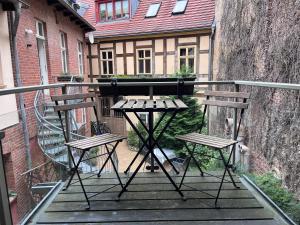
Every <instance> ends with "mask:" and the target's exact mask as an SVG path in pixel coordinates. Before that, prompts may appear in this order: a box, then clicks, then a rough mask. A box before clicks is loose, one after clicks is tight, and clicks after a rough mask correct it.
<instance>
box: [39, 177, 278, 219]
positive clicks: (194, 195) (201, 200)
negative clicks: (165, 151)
mask: <svg viewBox="0 0 300 225" xmlns="http://www.w3.org/2000/svg"><path fill="white" fill-rule="evenodd" d="M113 175H114V174H111V175H104V176H102V177H101V178H100V179H99V178H97V177H91V178H89V179H86V180H84V183H85V187H86V190H87V192H88V193H89V195H92V194H94V193H95V192H98V191H103V190H105V189H107V188H109V187H112V185H113V184H116V183H117V180H116V179H115V176H113ZM122 176H123V178H122V179H123V180H124V182H125V180H126V177H125V176H124V175H122ZM173 177H174V179H175V180H176V181H177V182H179V180H180V177H177V176H173ZM235 179H236V180H237V182H239V183H238V184H239V186H240V187H241V189H235V188H233V186H232V185H231V184H230V183H228V182H226V183H225V184H224V186H223V190H222V192H221V199H220V200H219V205H220V207H221V208H220V209H215V208H214V207H213V206H214V198H213V197H211V196H210V195H208V194H206V193H209V194H212V195H215V194H216V191H217V188H218V184H219V180H218V179H217V178H215V177H212V176H210V175H205V177H199V176H198V175H193V174H189V176H188V177H187V178H186V184H187V185H188V186H189V187H183V190H184V191H183V192H184V194H185V196H186V197H187V200H186V201H183V200H182V199H181V197H180V196H179V195H178V193H177V192H175V191H174V188H173V187H172V186H171V185H170V183H169V181H168V180H167V178H166V177H165V176H163V174H161V173H139V174H138V176H137V177H136V179H135V180H134V181H133V183H132V185H130V186H129V188H128V192H126V193H125V194H124V195H123V196H122V198H121V200H120V201H119V202H118V201H115V199H116V196H117V194H118V192H119V190H120V187H119V186H116V187H115V188H112V189H110V190H108V191H107V192H105V193H103V194H100V195H97V196H95V197H93V198H92V199H91V209H90V210H89V211H86V210H85V206H86V203H85V200H84V196H83V194H82V193H81V189H80V186H79V183H76V184H73V185H72V186H70V187H69V189H68V190H67V191H61V192H60V193H59V194H58V195H57V196H56V198H55V199H54V201H53V202H52V203H51V204H50V205H49V207H48V208H47V209H46V211H44V212H43V213H42V215H41V216H40V217H39V219H38V222H37V224H92V223H94V224H95V223H97V224H102V225H108V224H109V225H112V224H113V225H169V224H172V225H195V224H199V225H221V224H222V225H229V224H230V225H278V224H280V223H278V222H277V221H275V220H274V219H273V218H274V215H273V213H272V212H271V211H269V210H268V209H266V208H264V207H263V206H262V205H261V204H260V203H259V202H258V201H257V200H256V199H255V197H254V196H253V195H252V193H251V192H250V191H248V190H247V189H246V188H245V186H244V185H243V184H242V183H241V182H240V180H239V179H238V178H237V177H235ZM194 188H196V189H199V190H201V191H202V192H201V191H196V190H195V189H194ZM204 192H206V193H204Z"/></svg>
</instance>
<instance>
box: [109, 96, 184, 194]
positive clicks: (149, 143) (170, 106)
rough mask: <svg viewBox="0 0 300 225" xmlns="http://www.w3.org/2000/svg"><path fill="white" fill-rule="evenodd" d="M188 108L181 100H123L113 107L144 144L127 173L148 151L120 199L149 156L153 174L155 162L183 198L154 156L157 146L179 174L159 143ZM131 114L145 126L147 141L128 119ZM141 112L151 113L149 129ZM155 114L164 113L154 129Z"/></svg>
mask: <svg viewBox="0 0 300 225" xmlns="http://www.w3.org/2000/svg"><path fill="white" fill-rule="evenodd" d="M187 108H188V107H187V105H186V104H184V102H182V101H181V100H180V99H176V100H170V99H168V100H143V99H138V100H133V99H131V100H121V101H119V102H117V103H116V104H115V105H113V106H112V108H111V109H113V110H115V111H118V112H121V113H122V114H123V116H124V117H125V118H126V120H127V121H128V123H129V124H130V125H131V127H132V129H133V130H134V131H135V132H136V134H137V135H138V136H139V138H140V139H141V141H142V143H143V144H142V146H141V148H140V149H139V151H138V153H137V154H136V156H135V157H134V159H133V160H132V162H131V163H130V165H129V166H128V168H127V169H126V171H125V173H127V172H128V171H129V169H130V167H131V166H132V164H133V162H134V161H135V160H136V159H137V157H138V155H139V154H141V152H142V151H143V149H144V147H146V149H147V152H146V154H145V155H144V158H143V160H142V161H141V162H140V164H139V165H138V166H137V168H136V169H135V171H134V172H133V174H132V175H131V177H130V178H129V180H128V181H127V183H126V184H125V186H124V187H123V188H122V190H121V192H120V193H119V195H118V197H119V198H120V197H121V195H122V194H123V193H124V192H125V191H126V188H127V187H128V186H129V185H130V183H131V181H132V180H133V178H134V177H135V176H136V174H137V172H138V171H139V170H140V168H141V166H142V165H143V163H144V162H145V161H146V159H147V158H148V156H149V155H150V156H151V163H150V164H151V172H154V160H155V161H156V163H157V164H158V165H159V167H160V168H161V169H162V171H163V172H164V173H165V175H166V176H167V177H168V179H169V180H170V182H171V183H172V185H173V186H174V187H175V190H176V191H177V192H178V193H179V194H180V195H181V196H182V197H183V194H182V192H181V191H180V189H179V188H178V186H177V185H176V183H175V182H174V181H173V179H172V177H171V176H170V175H169V173H168V172H167V171H166V169H165V168H164V166H163V165H162V163H161V162H160V161H159V160H158V158H157V157H156V155H155V154H154V147H155V146H157V147H158V149H159V150H160V151H161V152H162V154H163V155H164V157H165V158H166V159H167V161H168V162H169V164H170V165H171V166H172V167H173V169H174V171H175V172H176V173H178V171H177V170H176V168H175V166H174V165H173V164H172V162H171V161H170V159H169V158H168V157H167V155H166V154H165V153H164V151H163V149H162V148H161V147H160V145H159V143H158V142H159V140H160V138H161V137H162V135H163V133H164V132H165V130H166V129H167V128H168V127H169V125H170V123H171V122H172V120H173V119H174V118H175V116H176V114H177V113H178V112H181V111H183V110H185V109H187ZM130 112H132V113H134V115H135V116H136V117H137V119H138V120H139V121H140V123H141V124H142V125H143V127H144V128H145V130H146V131H147V133H148V137H147V138H146V139H145V138H144V137H143V136H142V135H141V133H140V132H139V130H138V129H137V127H136V125H135V124H134V123H133V122H132V121H131V119H130V118H129V117H128V115H127V113H130ZM140 112H147V113H149V121H148V123H149V124H148V127H147V126H146V124H144V122H143V121H142V120H141V118H140V117H139V115H138V113H140ZM154 112H161V113H163V114H162V116H161V117H160V119H159V120H158V122H157V123H156V125H155V127H154V116H153V114H154ZM167 113H171V116H170V118H169V119H168V121H167V123H166V124H165V126H164V127H163V128H162V130H161V131H160V132H159V135H158V136H157V137H154V131H155V130H157V128H158V127H159V124H160V123H161V121H162V120H163V119H164V118H165V116H166V115H167Z"/></svg>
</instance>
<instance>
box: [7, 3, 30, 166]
mask: <svg viewBox="0 0 300 225" xmlns="http://www.w3.org/2000/svg"><path fill="white" fill-rule="evenodd" d="M14 6H15V9H16V10H15V13H14V15H13V13H11V14H10V18H11V33H12V49H13V54H14V58H15V63H14V66H15V71H16V74H15V76H16V84H17V87H22V86H23V84H22V81H21V76H20V60H19V55H18V50H17V37H16V36H17V30H18V26H19V21H20V14H21V3H19V2H14ZM19 106H20V114H21V121H22V129H23V133H24V143H25V151H26V161H27V167H28V169H31V167H32V162H31V155H30V144H29V132H28V126H27V123H26V121H27V116H26V109H25V102H24V96H23V94H22V93H20V94H19Z"/></svg>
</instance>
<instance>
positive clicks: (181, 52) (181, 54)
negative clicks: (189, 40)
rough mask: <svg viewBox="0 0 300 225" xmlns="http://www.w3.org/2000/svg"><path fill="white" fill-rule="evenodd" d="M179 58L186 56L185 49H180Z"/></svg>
mask: <svg viewBox="0 0 300 225" xmlns="http://www.w3.org/2000/svg"><path fill="white" fill-rule="evenodd" d="M180 56H186V49H185V48H181V49H180Z"/></svg>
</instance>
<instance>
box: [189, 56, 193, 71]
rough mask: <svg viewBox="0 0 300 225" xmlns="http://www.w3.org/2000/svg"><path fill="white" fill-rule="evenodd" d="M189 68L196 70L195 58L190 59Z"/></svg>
mask: <svg viewBox="0 0 300 225" xmlns="http://www.w3.org/2000/svg"><path fill="white" fill-rule="evenodd" d="M189 70H191V72H192V73H193V72H194V59H189Z"/></svg>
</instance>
